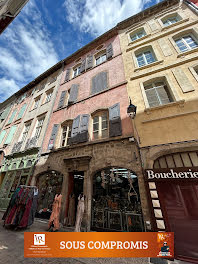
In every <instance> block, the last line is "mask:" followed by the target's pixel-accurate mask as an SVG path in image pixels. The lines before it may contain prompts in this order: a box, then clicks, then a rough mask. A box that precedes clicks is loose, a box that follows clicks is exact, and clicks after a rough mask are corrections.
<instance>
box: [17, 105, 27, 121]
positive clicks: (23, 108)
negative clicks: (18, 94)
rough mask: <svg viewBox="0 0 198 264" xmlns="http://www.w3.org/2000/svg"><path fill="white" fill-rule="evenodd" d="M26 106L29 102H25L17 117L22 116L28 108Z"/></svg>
mask: <svg viewBox="0 0 198 264" xmlns="http://www.w3.org/2000/svg"><path fill="white" fill-rule="evenodd" d="M26 106H27V104H24V105H23V106H22V107H21V109H20V111H19V114H18V116H17V119H20V118H21V117H22V116H23V114H24V112H25V109H26Z"/></svg>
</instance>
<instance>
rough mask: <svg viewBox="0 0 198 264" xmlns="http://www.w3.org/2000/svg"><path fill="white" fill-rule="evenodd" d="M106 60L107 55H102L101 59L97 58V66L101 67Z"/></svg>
mask: <svg viewBox="0 0 198 264" xmlns="http://www.w3.org/2000/svg"><path fill="white" fill-rule="evenodd" d="M106 60H107V55H106V53H105V54H102V55H100V56H99V57H97V58H96V65H99V64H101V63H103V62H104V61H106Z"/></svg>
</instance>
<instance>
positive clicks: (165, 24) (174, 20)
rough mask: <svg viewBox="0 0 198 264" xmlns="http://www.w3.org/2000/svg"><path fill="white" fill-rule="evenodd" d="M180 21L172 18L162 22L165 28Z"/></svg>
mask: <svg viewBox="0 0 198 264" xmlns="http://www.w3.org/2000/svg"><path fill="white" fill-rule="evenodd" d="M179 20H181V19H180V18H179V17H178V16H172V17H169V18H167V19H165V20H162V22H163V24H164V26H165V27H167V26H170V25H172V24H175V23H176V22H177V21H179Z"/></svg>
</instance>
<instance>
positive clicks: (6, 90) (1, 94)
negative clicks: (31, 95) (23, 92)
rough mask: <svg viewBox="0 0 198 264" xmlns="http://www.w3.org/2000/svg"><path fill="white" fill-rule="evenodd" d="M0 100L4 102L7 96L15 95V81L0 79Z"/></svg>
mask: <svg viewBox="0 0 198 264" xmlns="http://www.w3.org/2000/svg"><path fill="white" fill-rule="evenodd" d="M0 87H1V89H0V98H1V100H2V101H4V100H6V99H7V98H8V97H9V96H11V95H12V94H14V93H16V92H17V91H18V89H19V87H18V85H17V84H16V82H15V80H13V79H9V80H8V79H6V78H1V79H0Z"/></svg>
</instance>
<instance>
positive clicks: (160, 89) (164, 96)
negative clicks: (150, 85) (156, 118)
mask: <svg viewBox="0 0 198 264" xmlns="http://www.w3.org/2000/svg"><path fill="white" fill-rule="evenodd" d="M165 88H166V89H167V87H166V86H160V87H158V88H157V92H158V96H159V97H160V100H161V104H168V103H170V101H172V100H170V98H169V96H168V93H167V90H166V89H165Z"/></svg>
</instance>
